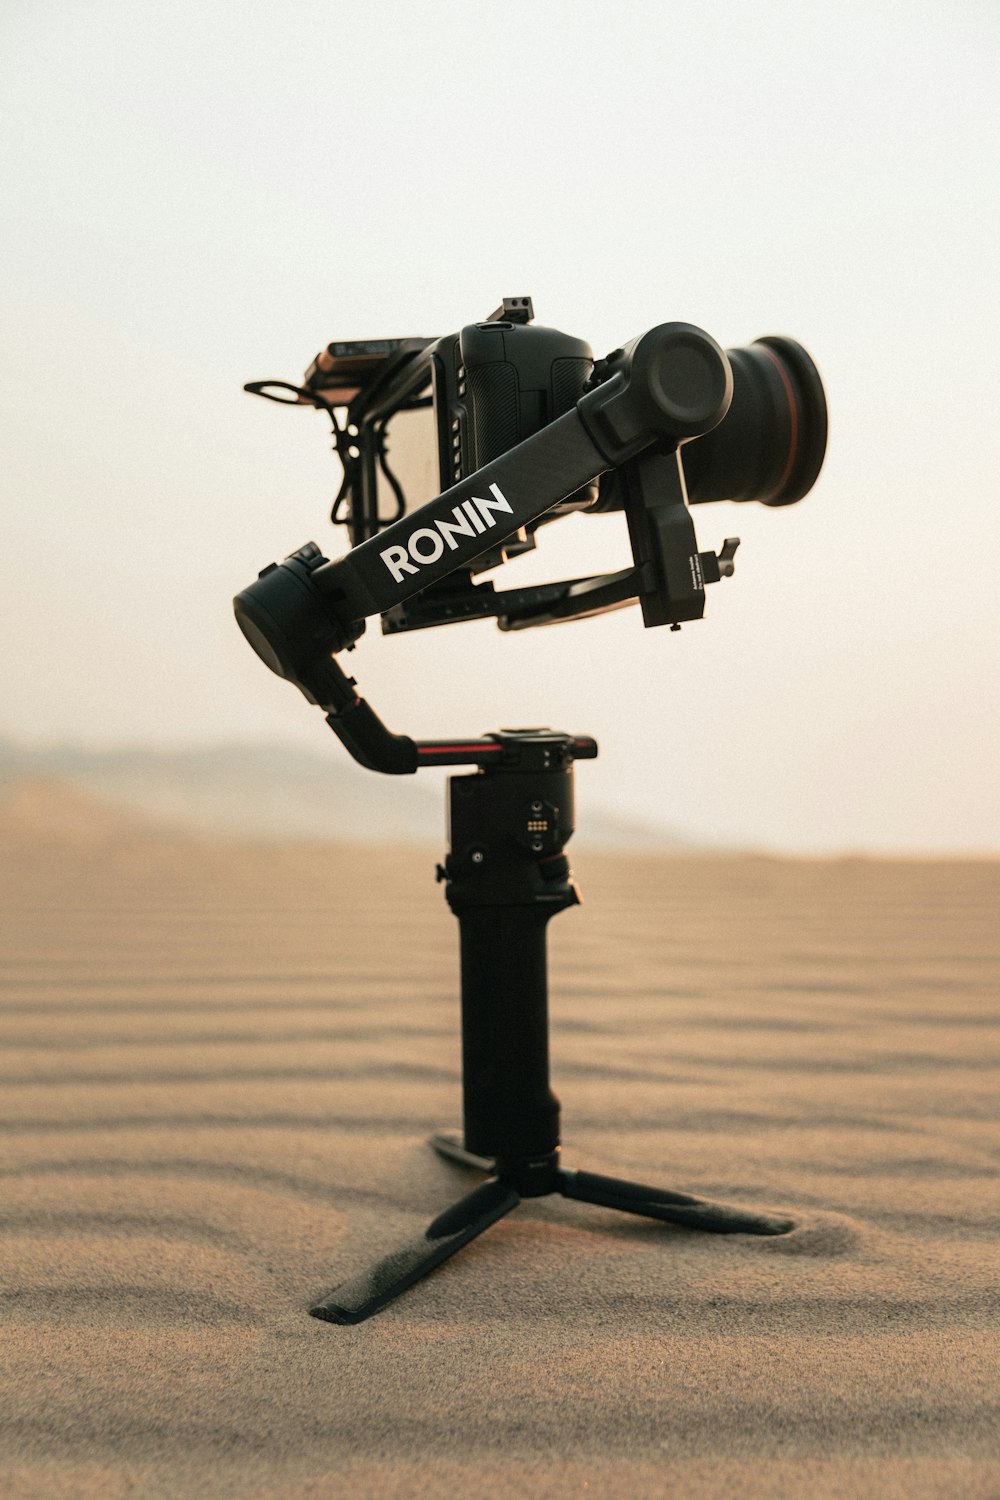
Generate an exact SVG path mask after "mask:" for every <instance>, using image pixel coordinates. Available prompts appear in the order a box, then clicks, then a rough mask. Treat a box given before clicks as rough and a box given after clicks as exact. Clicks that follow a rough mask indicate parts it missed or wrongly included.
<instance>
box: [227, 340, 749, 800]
mask: <svg viewBox="0 0 1000 1500" xmlns="http://www.w3.org/2000/svg"><path fill="white" fill-rule="evenodd" d="M598 368H599V374H597V376H596V380H595V382H594V383H593V385H592V388H591V389H590V390H588V391H586V392H585V393H584V395H582V396H581V397H580V399H579V401H578V402H577V404H576V406H575V408H574V409H573V410H572V411H570V412H567V413H566V414H565V415H564V416H562V417H559V418H557V420H556V421H554V422H551V423H549V425H548V426H546V427H543V428H542V429H541V430H540V431H538V432H536V433H534V434H533V435H532V436H531V437H529V438H528V439H526V440H525V441H524V442H523V443H520V444H518V446H517V447H515V448H512V449H510V450H509V451H508V452H507V453H504V454H502V455H501V456H500V457H499V458H497V459H495V460H493V462H491V463H489V464H487V465H485V466H484V467H483V468H481V469H479V470H477V471H476V472H475V473H474V474H472V475H471V476H469V478H467V479H464V480H461V481H460V482H459V483H458V484H456V485H454V486H453V487H452V488H451V489H449V490H448V491H446V492H445V493H444V494H443V495H439V496H438V497H437V498H436V499H435V500H431V501H429V502H428V504H427V505H424V506H422V507H421V508H420V509H419V510H418V511H416V512H415V513H413V514H412V515H409V516H404V517H402V518H401V519H400V520H399V521H396V522H395V523H394V524H393V525H392V526H389V527H387V528H386V530H385V531H383V532H381V533H380V534H379V535H378V536H377V537H373V538H371V539H370V540H369V541H367V542H364V543H362V544H361V545H360V546H358V547H355V548H354V549H353V550H352V551H351V552H350V553H348V554H347V556H346V557H343V558H339V559H337V560H336V561H335V562H328V561H327V560H326V558H325V557H323V556H322V554H321V552H320V550H319V548H318V547H317V546H316V544H315V543H313V542H310V543H307V544H306V546H305V547H302V548H300V549H299V551H298V552H295V553H292V554H291V556H289V557H287V558H286V559H285V561H284V562H283V563H281V564H280V565H279V564H276V563H271V564H270V565H269V566H268V567H267V568H265V569H264V570H263V572H262V573H261V574H260V576H259V578H258V579H257V581H256V582H255V583H253V584H251V585H250V587H249V588H246V589H244V590H243V591H242V593H240V594H238V595H237V596H236V598H235V600H234V601H233V603H234V609H235V611H236V618H237V621H238V623H239V625H240V628H241V630H242V631H243V633H244V635H245V636H246V637H247V639H248V641H249V642H250V644H251V645H252V646H253V648H254V650H255V651H256V652H257V654H258V656H260V658H261V660H262V661H264V662H265V664H266V665H267V666H269V667H270V668H271V670H272V671H273V672H276V673H277V674H278V676H280V677H285V678H287V679H288V680H289V681H291V682H294V683H295V684H296V686H297V687H298V688H299V689H300V690H301V691H302V693H303V694H304V695H305V697H306V698H307V699H308V700H309V701H310V702H312V703H317V704H319V705H320V706H321V707H323V708H325V709H326V710H327V711H328V717H329V720H330V723H331V725H332V727H333V728H334V729H335V730H336V732H337V733H338V734H339V735H340V737H341V738H342V739H343V740H344V743H345V744H346V745H347V748H348V749H349V750H350V751H351V753H352V755H354V756H355V758H356V759H358V760H360V761H361V762H362V764H367V765H369V766H371V768H372V769H379V770H387V771H396V772H407V771H413V770H416V768H417V760H416V755H415V753H413V754H411V751H413V752H415V749H416V747H415V746H414V742H413V741H412V740H407V739H406V737H405V736H393V735H390V734H389V732H388V730H386V729H385V726H384V725H383V724H382V723H381V720H379V719H378V718H377V716H376V715H375V714H374V713H373V712H372V710H371V709H370V708H369V707H368V705H367V704H365V703H364V701H363V700H361V699H359V698H358V697H357V696H356V695H355V694H354V692H353V682H352V680H351V679H350V678H348V677H346V676H345V674H344V673H343V672H342V671H341V669H340V667H339V666H338V665H337V663H336V661H335V660H334V654H335V653H336V652H338V651H341V650H343V649H345V648H347V647H350V646H352V645H353V644H354V642H355V641H356V640H357V639H358V638H359V637H360V636H361V634H362V633H363V631H364V621H365V618H366V617H367V616H368V615H373V614H382V613H384V612H385V611H386V610H389V609H391V608H392V607H393V606H394V605H396V604H398V603H400V602H401V601H403V600H405V599H407V598H411V597H412V596H413V595H414V594H418V593H420V592H422V591H423V590H424V589H426V588H428V587H429V586H430V585H431V584H433V583H435V582H437V581H439V580H440V579H441V578H444V577H446V576H447V575H448V574H449V573H451V572H454V571H455V570H457V569H459V568H468V567H469V566H470V565H471V564H472V563H473V562H474V561H475V559H476V558H477V557H478V556H479V555H480V554H481V553H482V552H484V551H486V550H488V549H489V548H490V547H492V546H494V545H495V544H496V543H497V542H500V541H501V540H503V539H504V538H505V537H507V536H510V535H511V534H513V533H514V532H516V531H518V530H519V529H520V528H521V527H522V526H524V525H526V524H527V523H528V522H530V521H534V520H536V519H537V518H538V517H539V516H541V515H543V514H544V513H545V512H546V511H547V510H550V509H551V508H552V507H553V506H554V505H558V503H559V502H560V500H563V499H564V498H565V497H566V496H568V495H571V494H572V493H573V492H574V491H576V490H578V489H579V488H580V487H581V486H582V485H584V484H586V483H588V482H589V481H590V480H592V479H595V478H596V477H597V476H598V475H600V474H603V473H605V472H606V471H607V470H608V469H611V468H621V467H623V466H626V465H629V464H630V462H631V461H632V460H634V459H637V458H639V456H640V455H642V454H644V453H645V452H647V451H648V450H650V449H652V448H654V447H656V448H660V449H663V448H666V449H669V448H676V447H677V446H678V445H679V444H681V443H683V442H685V441H687V440H688V439H689V438H693V437H699V436H701V435H703V434H704V433H706V432H709V431H711V429H712V428H713V427H715V426H717V424H718V423H719V422H721V421H722V418H723V417H724V416H725V414H726V412H727V411H728V409H729V403H730V401H731V399H732V389H733V382H732V371H731V370H730V367H729V361H728V360H727V358H726V356H725V354H724V353H723V351H722V349H721V348H720V347H719V345H718V344H717V343H716V342H715V340H714V339H712V338H710V337H709V335H708V334H707V333H704V332H703V331H702V330H701V329H699V328H695V327H693V326H692V325H691V324H689V323H664V324H660V325H659V326H658V327H656V328H653V329H651V330H650V332H648V333H645V334H643V335H641V337H639V338H637V339H634V340H633V341H632V342H631V343H630V344H628V345H626V346H625V347H623V348H622V349H617V350H615V351H614V352H613V353H612V354H610V355H609V356H608V358H607V359H606V360H604V361H602V362H601V365H600V366H599V367H598ZM352 726H353V729H352ZM389 762H396V763H394V764H390V763H389Z"/></svg>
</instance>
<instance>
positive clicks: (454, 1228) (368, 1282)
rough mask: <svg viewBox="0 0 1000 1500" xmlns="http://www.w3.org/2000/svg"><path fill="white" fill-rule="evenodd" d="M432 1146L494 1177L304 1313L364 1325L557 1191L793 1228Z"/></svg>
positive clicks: (744, 1227) (747, 1226) (687, 1215)
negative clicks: (515, 1213) (514, 1214)
mask: <svg viewBox="0 0 1000 1500" xmlns="http://www.w3.org/2000/svg"><path fill="white" fill-rule="evenodd" d="M430 1144H431V1145H432V1146H433V1147H434V1149H435V1150H436V1151H437V1152H439V1154H440V1155H442V1156H446V1157H447V1158H448V1159H449V1160H450V1161H455V1162H458V1163H460V1164H461V1165H462V1166H466V1167H473V1168H475V1169H476V1170H477V1171H482V1172H496V1173H497V1175H496V1176H491V1177H490V1178H489V1179H488V1180H487V1181H486V1182H484V1183H482V1184H481V1185H480V1186H479V1187H477V1188H475V1189H474V1190H473V1191H472V1192H471V1193H468V1194H467V1195H466V1196H465V1197H464V1198H460V1199H459V1201H458V1202H457V1203H455V1204H453V1205H452V1207H451V1208H447V1209H445V1211H444V1213H443V1214H439V1215H438V1217H437V1218H436V1219H435V1220H434V1222H433V1223H432V1224H430V1225H429V1226H428V1228H427V1229H426V1230H425V1232H424V1233H423V1234H422V1235H420V1236H418V1238H416V1239H415V1240H412V1241H411V1242H410V1243H409V1244H408V1245H403V1246H401V1247H400V1249H398V1250H396V1251H394V1252H393V1253H392V1254H391V1255H387V1256H386V1257H385V1258H384V1259H383V1260H380V1261H378V1262H377V1263H376V1265H374V1266H372V1268H371V1269H370V1270H369V1271H367V1272H365V1273H363V1274H362V1275H361V1276H356V1277H354V1278H353V1279H352V1280H351V1281H345V1282H344V1283H343V1284H342V1285H341V1286H339V1287H337V1288H336V1290H335V1291H333V1292H331V1293H330V1295H329V1297H328V1298H327V1299H326V1300H325V1301H324V1302H320V1303H317V1305H316V1306H315V1307H311V1308H310V1309H309V1311H310V1313H311V1314H312V1316H313V1317H314V1318H323V1319H324V1320H325V1321H326V1322H328V1323H363V1322H364V1320H365V1319H366V1318H370V1317H371V1316H372V1314H373V1313H377V1312H379V1311H380V1310H381V1309H382V1308H383V1307H385V1306H386V1305H387V1303H389V1302H392V1301H393V1299H394V1298H396V1297H398V1296H399V1294H400V1292H405V1291H406V1289H407V1288H408V1287H411V1286H413V1285H414V1283H415V1282H417V1281H420V1280H421V1278H422V1277H424V1276H426V1275H427V1274H428V1272H430V1271H433V1270H434V1268H435V1266H439V1265H440V1264H441V1263H442V1261H445V1260H448V1259H449V1257H450V1256H452V1255H454V1254H455V1252H456V1251H458V1250H461V1249H462V1246H463V1245H468V1244H469V1243H470V1241H471V1240H474V1239H475V1238H476V1237H477V1236H478V1235H480V1234H482V1232H483V1230H484V1229H489V1227H490V1225H491V1224H495V1223H496V1222H497V1220H498V1219H502V1218H503V1216H504V1215H505V1214H508V1213H510V1211H511V1209H512V1208H516V1207H517V1205H518V1204H519V1203H520V1201H521V1199H522V1197H524V1198H529V1197H530V1198H538V1197H543V1196H546V1195H547V1194H549V1193H559V1194H561V1195H562V1197H564V1198H575V1199H576V1200H577V1201H578V1202H581V1203H596V1204H599V1205H600V1206H601V1207H602V1208H617V1209H619V1210H620V1211H621V1212H622V1213H628V1214H640V1215H641V1216H642V1217H643V1218H647V1219H660V1220H662V1221H664V1222H666V1223H668V1224H680V1225H683V1226H685V1227H686V1228H688V1229H703V1230H707V1231H708V1232H709V1233H712V1234H787V1233H788V1231H789V1230H790V1229H794V1227H795V1224H794V1220H792V1219H779V1218H775V1217H774V1216H772V1215H770V1214H755V1213H748V1212H747V1211H746V1210H744V1209H736V1208H729V1207H727V1205H725V1204H722V1203H708V1202H706V1201H705V1200H704V1199H703V1198H693V1197H691V1196H690V1195H689V1194H688V1193H673V1192H667V1191H665V1190H664V1189H662V1188H652V1187H643V1186H642V1185H640V1184H639V1183H634V1182H623V1181H620V1180H619V1179H618V1178H617V1177H602V1176H600V1175H599V1174H598V1173H596V1172H570V1171H568V1170H567V1169H566V1168H565V1167H560V1166H559V1165H558V1164H557V1157H556V1154H555V1153H553V1155H552V1157H551V1158H546V1159H545V1160H544V1161H538V1162H512V1163H502V1164H499V1165H498V1164H497V1163H495V1162H493V1161H490V1160H488V1159H487V1158H486V1157H483V1156H476V1155H475V1154H474V1153H473V1152H471V1151H466V1149H465V1147H464V1146H463V1145H462V1144H461V1142H460V1141H458V1140H457V1139H456V1138H454V1137H452V1136H448V1135H435V1136H432V1137H431V1141H430Z"/></svg>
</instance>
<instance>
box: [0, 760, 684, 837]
mask: <svg viewBox="0 0 1000 1500" xmlns="http://www.w3.org/2000/svg"><path fill="white" fill-rule="evenodd" d="M22 784H26V785H27V787H28V790H20V791H18V790H17V788H18V787H19V786H22ZM44 786H47V787H48V788H49V789H50V790H49V798H50V803H51V805H50V806H49V808H48V809H47V810H45V811H43V810H42V804H43V803H44V802H45V800H46V793H45V792H44V791H43V787H44ZM31 788H34V790H30V789H31ZM11 797H15V798H19V799H21V801H22V803H24V806H25V807H27V806H28V805H31V806H33V807H34V809H35V811H34V813H33V814H31V815H32V816H36V817H42V818H43V820H44V818H50V819H51V818H57V817H58V809H59V807H60V806H63V807H65V809H66V816H67V818H68V819H69V822H70V824H71V825H72V826H83V824H84V823H86V821H87V816H89V817H90V818H91V821H92V822H93V820H94V819H96V818H98V817H99V816H110V815H111V813H112V810H115V811H116V812H117V814H118V815H119V816H121V815H124V814H130V815H132V816H135V817H138V818H139V820H140V821H141V822H142V823H143V824H146V825H149V826H154V825H159V826H160V827H162V828H173V829H176V830H178V831H186V832H189V833H191V832H194V833H198V834H203V835H209V836H213V837H217V836H219V835H222V836H226V835H228V836H230V837H236V838H241V839H252V840H267V841H282V840H302V839H308V840H316V841H318V842H323V843H326V842H336V843H364V844H372V843H373V844H421V845H425V846H426V845H432V846H435V847H437V846H438V845H440V844H441V843H442V840H443V839H444V836H445V811H444V797H443V795H442V788H441V785H440V783H439V781H438V779H437V778H434V779H433V780H430V781H425V780H423V779H421V778H420V777H417V776H404V777H392V776H377V775H375V774H373V773H372V772H370V771H365V770H363V769H362V768H361V767H359V766H356V765H355V764H354V763H353V762H352V761H350V760H349V759H348V758H347V756H346V755H344V753H343V751H342V750H341V749H340V747H339V746H338V745H336V744H334V743H333V742H332V741H331V744H330V753H329V755H321V754H312V753H310V752H309V751H303V750H296V749H292V748H289V747H288V746H284V745H220V746H215V747H209V748H201V749H198V748H195V749H189V750H156V749H141V748H137V749H120V750H114V749H112V750H83V749H80V748H78V747H73V746H57V747H53V748H49V749H41V750H39V749H29V748H27V747H23V746H19V745H17V744H15V743H13V742H11V741H0V802H2V801H3V800H9V799H10V798H11ZM74 797H75V798H76V799H77V805H76V807H75V811H74V810H73V808H74V801H73V799H74ZM25 798H26V799H27V802H24V799H25ZM81 798H83V799H87V798H89V799H96V802H95V806H94V808H93V809H92V811H91V813H90V814H89V815H85V814H84V813H83V811H82V804H81V803H80V799H81ZM98 806H100V807H102V808H103V809H104V812H103V813H100V814H99V813H98V811H97V807H98ZM24 815H25V816H27V815H28V814H27V813H25V814H24ZM586 843H587V845H588V847H590V848H594V849H647V850H650V851H653V850H658V851H660V852H665V853H667V852H676V853H679V852H682V851H685V850H690V849H695V848H697V847H698V846H697V842H696V841H695V840H693V839H688V838H685V837H684V836H682V835H681V834H678V833H677V832H675V831H672V830H670V829H668V828H663V827H659V826H657V825H656V824H645V823H641V822H639V821H638V820H629V819H626V818H620V817H617V816H616V815H615V814H613V813H608V812H602V811H601V810H600V809H592V808H589V807H588V809H587V812H586Z"/></svg>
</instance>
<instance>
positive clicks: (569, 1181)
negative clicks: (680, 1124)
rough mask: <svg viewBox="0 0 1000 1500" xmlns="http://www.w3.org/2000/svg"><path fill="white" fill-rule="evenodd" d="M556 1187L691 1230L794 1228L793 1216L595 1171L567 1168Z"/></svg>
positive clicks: (760, 1231)
mask: <svg viewBox="0 0 1000 1500" xmlns="http://www.w3.org/2000/svg"><path fill="white" fill-rule="evenodd" d="M556 1186H557V1190H558V1191H559V1192H560V1193H562V1195H563V1197H564V1198H576V1199H578V1200H579V1201H580V1202H582V1203H598V1204H600V1205H601V1206H602V1207H604V1208H617V1209H619V1210H620V1211H621V1212H622V1213H626V1214H641V1215H642V1216H643V1217H644V1218H647V1219H663V1220H665V1221H666V1222H667V1223H668V1224H683V1225H686V1226H687V1228H688V1229H706V1230H709V1231H711V1232H712V1233H714V1234H787V1233H788V1231H789V1230H790V1229H794V1228H795V1221H794V1220H793V1219H777V1218H774V1217H773V1216H772V1215H770V1214H755V1213H748V1212H747V1211H746V1210H745V1209H741V1208H729V1207H728V1206H727V1205H726V1204H724V1203H708V1202H706V1201H705V1199H704V1198H692V1197H691V1196H690V1195H689V1194H688V1193H670V1192H666V1191H664V1189H662V1188H652V1187H643V1186H642V1185H641V1184H640V1183H637V1182H622V1181H620V1179H619V1178H617V1177H601V1176H599V1174H598V1173H596V1172H568V1171H566V1170H565V1169H564V1170H562V1171H560V1173H559V1176H558V1179H557V1184H556Z"/></svg>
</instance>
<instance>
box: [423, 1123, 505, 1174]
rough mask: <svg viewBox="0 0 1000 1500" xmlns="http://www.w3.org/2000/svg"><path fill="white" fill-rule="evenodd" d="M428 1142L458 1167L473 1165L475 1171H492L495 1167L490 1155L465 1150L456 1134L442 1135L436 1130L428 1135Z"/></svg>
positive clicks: (440, 1154) (439, 1153)
mask: <svg viewBox="0 0 1000 1500" xmlns="http://www.w3.org/2000/svg"><path fill="white" fill-rule="evenodd" d="M430 1144H431V1145H432V1146H433V1147H434V1150H435V1151H436V1152H437V1154H438V1155H439V1156H445V1157H447V1158H448V1160H449V1161H455V1162H458V1164H459V1166H460V1167H474V1168H475V1169H476V1171H477V1172H493V1171H494V1170H495V1169H496V1162H495V1161H493V1160H492V1158H491V1157H489V1156H477V1155H476V1153H475V1152H474V1151H466V1149H465V1147H464V1146H463V1145H462V1142H461V1141H460V1140H459V1139H458V1136H457V1135H444V1134H443V1133H442V1132H440V1131H438V1132H437V1133H436V1134H434V1135H432V1136H431V1137H430Z"/></svg>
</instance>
